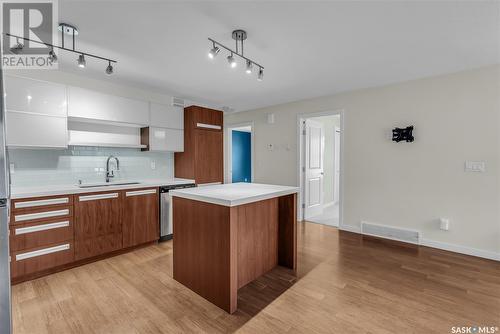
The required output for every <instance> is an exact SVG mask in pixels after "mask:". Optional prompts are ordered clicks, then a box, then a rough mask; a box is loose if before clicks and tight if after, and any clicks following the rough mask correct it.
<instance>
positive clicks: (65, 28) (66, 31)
mask: <svg viewBox="0 0 500 334" xmlns="http://www.w3.org/2000/svg"><path fill="white" fill-rule="evenodd" d="M58 29H59V31H60V32H61V46H57V45H53V44H50V43H44V42H40V41H35V40H32V39H29V38H26V37H22V36H16V35H12V34H9V33H5V35H6V36H9V37H13V38H15V39H16V41H17V43H16V44H15V45H14V46H13V47H12V48H11V49H10V51H11V52H12V53H15V54H20V53H22V51H23V47H24V45H23V44H22V43H20V42H19V40H24V41H29V42H33V43H38V44H44V45H45V46H47V47H48V48H49V49H50V51H49V59H50V60H51V61H52V62H54V63H55V62H57V55H56V53H55V52H54V48H56V49H59V50H64V51H69V52H73V53H77V54H79V56H78V59H77V64H78V67H81V68H85V66H86V64H87V63H86V61H85V56H87V57H90V58H96V59H100V60H104V61H107V62H108V66H107V67H106V70H105V73H106V74H113V66H112V64H111V63H115V64H116V63H117V61H116V60H113V59H109V58H104V57H101V56H97V55H94V54H91V53H87V52H82V51H79V50H76V48H75V36H77V35H78V29H76V27H74V26H72V25H70V24H67V23H60V24H59V28H58ZM64 35H70V36H72V42H73V43H72V44H73V45H72V48H71V49H70V48H67V47H65V46H64ZM214 47H215V44H214ZM217 49H218V48H217ZM217 52H218V51H217Z"/></svg>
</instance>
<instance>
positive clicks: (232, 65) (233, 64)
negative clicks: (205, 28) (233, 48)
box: [227, 53, 238, 68]
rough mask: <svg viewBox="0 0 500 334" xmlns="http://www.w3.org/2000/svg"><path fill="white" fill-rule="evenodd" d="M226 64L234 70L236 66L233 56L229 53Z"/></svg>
mask: <svg viewBox="0 0 500 334" xmlns="http://www.w3.org/2000/svg"><path fill="white" fill-rule="evenodd" d="M227 62H228V63H229V66H231V68H235V67H236V65H238V64H237V63H236V59H234V57H233V54H232V53H231V55H229V56H227Z"/></svg>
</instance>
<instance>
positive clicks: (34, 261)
mask: <svg viewBox="0 0 500 334" xmlns="http://www.w3.org/2000/svg"><path fill="white" fill-rule="evenodd" d="M73 260H74V250H73V242H63V243H58V244H54V245H51V246H44V247H37V248H32V249H29V250H22V251H16V252H12V253H11V262H10V270H11V277H12V278H16V277H21V276H24V275H28V274H33V273H36V272H40V271H43V270H46V269H51V268H55V267H58V266H61V265H63V264H67V263H70V262H73Z"/></svg>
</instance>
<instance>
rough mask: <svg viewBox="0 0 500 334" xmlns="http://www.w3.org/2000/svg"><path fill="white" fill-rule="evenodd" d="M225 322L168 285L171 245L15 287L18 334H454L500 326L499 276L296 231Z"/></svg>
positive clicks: (428, 254) (364, 242)
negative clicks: (286, 252)
mask: <svg viewBox="0 0 500 334" xmlns="http://www.w3.org/2000/svg"><path fill="white" fill-rule="evenodd" d="M298 232H299V233H298V252H299V257H298V277H297V278H295V277H294V276H293V275H291V274H290V272H289V271H288V270H285V269H282V268H277V269H275V270H273V271H271V272H270V273H268V274H266V275H264V276H263V277H261V278H259V279H258V280H256V281H254V282H252V283H250V284H249V285H247V286H245V287H244V288H242V289H241V290H240V291H239V298H238V311H237V312H236V313H235V314H234V315H229V314H227V313H226V312H224V311H222V310H221V309H219V308H218V307H216V306H214V305H212V304H211V303H209V302H208V301H206V300H204V299H203V298H201V297H199V296H198V295H196V294H195V293H193V292H191V291H190V290H189V289H187V288H185V287H184V286H182V285H181V284H179V283H177V282H176V281H174V280H173V279H172V242H171V241H170V242H166V243H160V244H158V245H154V246H149V247H146V248H142V249H138V250H136V251H133V252H131V253H128V254H124V255H119V256H116V257H113V258H110V259H107V260H103V261H99V262H95V263H92V264H89V265H85V266H82V267H78V268H74V269H71V270H67V271H64V272H60V273H57V274H53V275H50V276H47V277H44V278H40V279H37V280H33V281H30V282H25V283H22V284H19V285H15V286H14V287H13V290H12V293H13V295H12V297H13V321H14V333H16V334H20V333H30V334H33V333H120V334H124V333H182V332H186V333H190V332H194V333H203V332H207V333H218V332H226V333H229V332H234V331H239V332H241V333H342V334H343V333H426V334H427V333H451V327H452V326H477V325H479V326H500V264H499V263H498V262H494V261H488V260H483V259H479V258H474V257H469V256H464V255H459V254H454V253H449V252H445V251H439V250H435V249H431V248H425V247H418V248H417V247H405V246H401V245H395V244H386V243H385V242H381V241H379V240H374V239H366V238H365V239H364V238H362V237H361V236H359V235H356V234H352V233H347V232H339V231H338V230H337V229H335V228H333V227H328V226H322V225H318V224H310V223H299V228H298Z"/></svg>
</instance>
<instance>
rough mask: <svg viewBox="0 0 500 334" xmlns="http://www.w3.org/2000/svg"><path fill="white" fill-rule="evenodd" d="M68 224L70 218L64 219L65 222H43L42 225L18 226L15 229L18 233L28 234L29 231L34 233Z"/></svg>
mask: <svg viewBox="0 0 500 334" xmlns="http://www.w3.org/2000/svg"><path fill="white" fill-rule="evenodd" d="M67 226H69V221H68V220H67V221H64V222H57V223H50V224H42V225H35V226H28V227H20V228H16V229H15V230H14V231H15V234H16V235H21V234H27V233H33V232H40V231H46V230H53V229H56V228H61V227H67Z"/></svg>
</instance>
